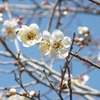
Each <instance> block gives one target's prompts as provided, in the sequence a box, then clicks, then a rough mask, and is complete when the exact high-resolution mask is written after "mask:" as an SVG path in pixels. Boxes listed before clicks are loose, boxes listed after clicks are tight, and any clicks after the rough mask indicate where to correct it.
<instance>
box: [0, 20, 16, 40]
mask: <svg viewBox="0 0 100 100" xmlns="http://www.w3.org/2000/svg"><path fill="white" fill-rule="evenodd" d="M16 30H17V22H16V21H15V20H6V21H4V23H3V28H2V30H1V33H2V36H4V37H5V38H7V39H9V40H14V39H16Z"/></svg>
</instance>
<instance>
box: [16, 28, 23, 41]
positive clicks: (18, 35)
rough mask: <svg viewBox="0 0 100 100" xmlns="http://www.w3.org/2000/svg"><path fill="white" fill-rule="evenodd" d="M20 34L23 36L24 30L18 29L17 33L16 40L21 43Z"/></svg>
mask: <svg viewBox="0 0 100 100" xmlns="http://www.w3.org/2000/svg"><path fill="white" fill-rule="evenodd" d="M22 34H24V29H23V28H20V29H19V32H18V33H17V39H18V40H19V41H22V40H21V35H22Z"/></svg>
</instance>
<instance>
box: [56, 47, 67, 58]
mask: <svg viewBox="0 0 100 100" xmlns="http://www.w3.org/2000/svg"><path fill="white" fill-rule="evenodd" d="M57 56H58V57H59V58H61V59H65V58H66V57H67V56H68V50H67V49H66V48H64V47H63V48H61V49H59V51H58V54H57Z"/></svg>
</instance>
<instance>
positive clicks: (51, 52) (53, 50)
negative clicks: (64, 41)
mask: <svg viewBox="0 0 100 100" xmlns="http://www.w3.org/2000/svg"><path fill="white" fill-rule="evenodd" d="M56 55H57V52H56V49H54V48H50V51H49V57H50V58H51V59H53V58H54V57H55V56H56Z"/></svg>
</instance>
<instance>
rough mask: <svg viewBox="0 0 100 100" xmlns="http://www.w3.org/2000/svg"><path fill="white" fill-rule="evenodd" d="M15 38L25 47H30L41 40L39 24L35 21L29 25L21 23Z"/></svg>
mask: <svg viewBox="0 0 100 100" xmlns="http://www.w3.org/2000/svg"><path fill="white" fill-rule="evenodd" d="M17 38H18V40H19V41H21V42H22V43H23V46H25V47H30V46H32V45H34V44H36V43H39V42H40V41H41V40H42V37H41V33H40V30H39V26H38V25H37V24H35V23H33V24H31V25H30V26H29V27H28V26H26V25H22V28H20V29H19V32H18V33H17Z"/></svg>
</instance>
